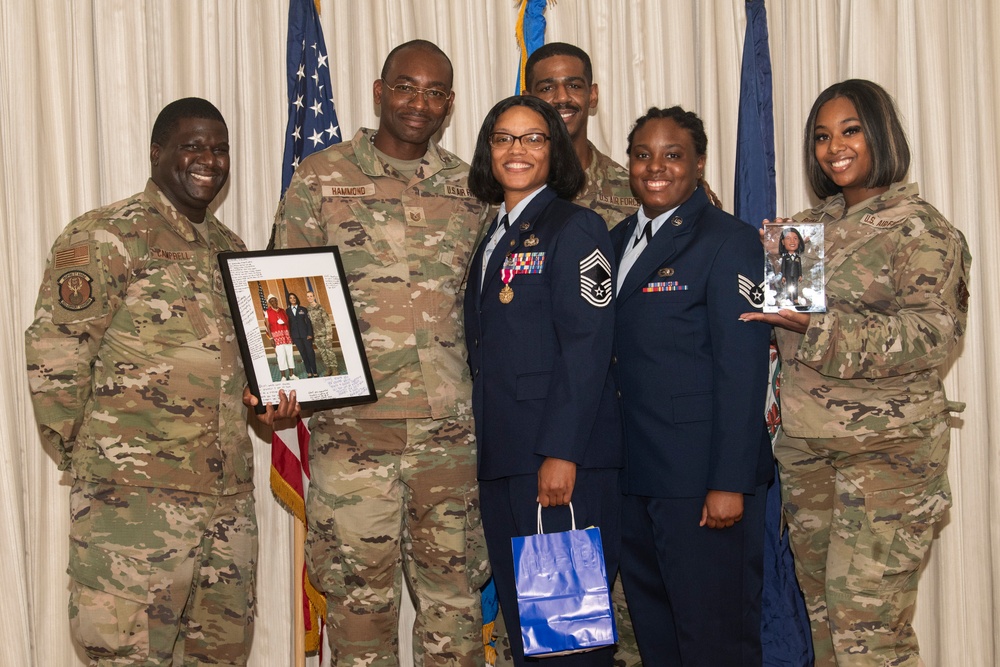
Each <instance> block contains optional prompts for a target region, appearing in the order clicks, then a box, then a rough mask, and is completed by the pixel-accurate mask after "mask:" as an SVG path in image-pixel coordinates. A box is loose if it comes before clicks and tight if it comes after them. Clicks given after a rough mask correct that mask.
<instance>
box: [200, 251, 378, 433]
mask: <svg viewBox="0 0 1000 667" xmlns="http://www.w3.org/2000/svg"><path fill="white" fill-rule="evenodd" d="M219 268H220V269H221V271H222V280H223V283H224V286H225V289H226V297H227V298H228V300H229V308H230V311H231V312H232V315H233V325H234V327H235V329H236V336H237V339H238V343H239V346H240V354H241V356H242V358H243V366H244V368H245V370H246V375H247V384H248V386H249V387H250V392H251V393H252V394H253V395H254V396H257V397H258V398H259V399H260V404H259V405H257V406H256V407H255V410H256V412H258V413H261V414H262V413H264V411H265V406H266V405H267V404H269V403H273V404H275V405H277V403H278V392H279V391H281V390H282V389H284V390H285V391H286V392H287V391H288V390H291V389H294V390H295V393H296V395H297V398H298V402H299V405H301V406H302V407H303V408H309V409H327V408H339V407H345V406H349V405H358V404H361V403H373V402H375V401H376V400H377V396H376V393H375V383H374V381H373V380H372V375H371V370H370V369H369V366H368V357H367V356H366V354H365V349H364V345H363V343H362V340H361V334H360V331H359V329H358V321H357V317H356V316H355V314H354V305H353V303H352V301H351V295H350V291H349V289H348V285H347V280H346V279H345V277H344V268H343V264H342V263H341V261H340V252H339V251H338V249H337V247H336V246H328V247H323V248H298V249H291V250H261V251H255V252H226V253H220V254H219Z"/></svg>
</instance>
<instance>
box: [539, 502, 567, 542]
mask: <svg viewBox="0 0 1000 667" xmlns="http://www.w3.org/2000/svg"><path fill="white" fill-rule="evenodd" d="M569 518H570V530H576V515H575V514H574V513H573V503H570V504H569ZM544 532H545V531H544V530H542V504H541V503H538V534H539V535H541V534H543V533H544Z"/></svg>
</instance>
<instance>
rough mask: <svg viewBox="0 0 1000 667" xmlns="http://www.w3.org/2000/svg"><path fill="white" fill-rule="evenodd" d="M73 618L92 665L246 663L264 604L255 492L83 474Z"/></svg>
mask: <svg viewBox="0 0 1000 667" xmlns="http://www.w3.org/2000/svg"><path fill="white" fill-rule="evenodd" d="M70 512H71V517H70V520H71V526H70V557H69V574H70V576H71V577H72V584H71V587H70V603H69V617H70V628H71V631H72V634H73V637H74V639H75V640H76V641H77V642H78V643H79V644H80V645H81V646H82V647H83V649H84V650H85V651H86V653H87V656H88V657H89V658H90V664H91V665H92V666H98V667H110V666H111V665H142V666H146V667H153V666H159V665H164V666H166V665H173V666H174V667H195V666H200V665H226V666H231V667H235V666H237V665H246V663H247V657H248V656H249V653H250V645H251V643H252V641H253V633H254V613H255V609H256V598H255V593H254V589H255V584H256V581H255V576H256V567H257V520H256V517H255V515H254V499H253V493H252V492H250V491H248V492H245V493H239V494H235V495H231V496H211V495H205V494H200V493H189V492H185V491H176V490H172V489H147V488H140V487H127V486H113V485H109V484H96V483H93V482H86V481H81V480H76V481H75V482H74V484H73V488H72V490H71V491H70Z"/></svg>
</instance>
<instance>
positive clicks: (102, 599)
mask: <svg viewBox="0 0 1000 667" xmlns="http://www.w3.org/2000/svg"><path fill="white" fill-rule="evenodd" d="M68 571H69V575H70V576H71V577H72V578H73V583H72V587H71V591H70V603H69V616H70V631H71V633H72V635H73V637H74V639H76V641H77V642H78V643H79V644H80V645H81V646H82V647H83V648H84V649H85V650H86V652H87V655H88V656H90V657H92V658H118V657H126V656H127V657H129V658H131V659H133V660H136V661H143V660H146V659H148V657H149V612H148V609H149V600H150V594H149V578H150V566H149V563H147V562H145V561H143V560H141V559H138V558H132V557H129V556H126V555H124V554H120V553H115V552H113V551H109V550H107V549H103V548H101V547H97V546H93V545H89V546H87V545H83V544H80V543H78V542H75V541H73V542H71V543H70V556H69V568H68Z"/></svg>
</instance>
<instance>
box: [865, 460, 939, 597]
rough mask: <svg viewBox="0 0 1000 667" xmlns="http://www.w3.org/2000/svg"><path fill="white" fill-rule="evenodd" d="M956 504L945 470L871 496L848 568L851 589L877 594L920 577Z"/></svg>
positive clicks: (869, 496) (901, 586)
mask: <svg viewBox="0 0 1000 667" xmlns="http://www.w3.org/2000/svg"><path fill="white" fill-rule="evenodd" d="M950 505H951V488H950V487H949V485H948V476H947V475H944V474H942V475H938V476H937V477H935V478H933V479H931V480H929V481H923V482H921V483H919V484H914V485H912V486H908V487H903V488H899V489H886V490H884V491H873V492H871V493H868V494H865V508H864V510H865V516H864V521H863V522H862V524H861V527H860V528H861V529H860V531H859V533H858V535H857V541H856V542H855V546H854V552H853V554H852V557H851V563H850V567H849V569H848V571H847V583H848V586H849V587H850V589H851V590H853V591H857V592H862V593H868V594H871V595H879V594H883V593H889V592H895V591H899V590H902V589H904V588H905V587H906V585H907V583H908V582H909V581H910V579H911V578H912V577H916V576H918V574H919V570H920V564H921V563H922V562H923V560H924V557H925V556H926V555H927V550H928V548H929V547H930V545H931V541H932V540H933V539H934V530H933V527H934V524H935V523H937V522H938V521H939V520H940V519H941V515H942V514H943V513H944V511H945V510H946V509H948V507H949V506H950Z"/></svg>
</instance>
